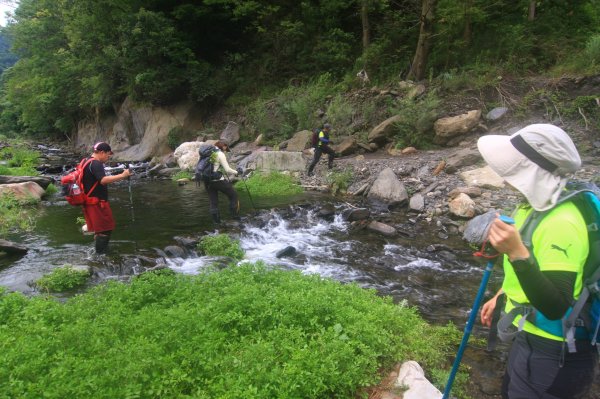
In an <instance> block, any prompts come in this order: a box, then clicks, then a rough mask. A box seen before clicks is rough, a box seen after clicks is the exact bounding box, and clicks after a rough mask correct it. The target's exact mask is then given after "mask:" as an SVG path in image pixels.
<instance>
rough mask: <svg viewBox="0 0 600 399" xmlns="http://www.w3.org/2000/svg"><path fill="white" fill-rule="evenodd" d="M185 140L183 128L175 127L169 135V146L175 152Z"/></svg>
mask: <svg viewBox="0 0 600 399" xmlns="http://www.w3.org/2000/svg"><path fill="white" fill-rule="evenodd" d="M183 140H184V130H183V127H182V126H175V127H174V128H172V129H171V130H169V133H167V145H168V146H169V148H170V149H172V150H175V149H176V148H177V147H179V145H180V144H181V143H183Z"/></svg>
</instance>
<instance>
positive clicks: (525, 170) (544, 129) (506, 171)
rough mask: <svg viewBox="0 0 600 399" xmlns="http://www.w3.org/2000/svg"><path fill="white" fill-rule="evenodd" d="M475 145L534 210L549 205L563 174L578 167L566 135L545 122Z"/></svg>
mask: <svg viewBox="0 0 600 399" xmlns="http://www.w3.org/2000/svg"><path fill="white" fill-rule="evenodd" d="M477 147H478V148H479V152H480V153H481V155H482V156H483V159H485V161H486V162H487V163H488V165H490V167H491V168H492V169H493V170H494V171H495V172H496V173H498V174H499V175H500V176H501V177H502V178H503V179H504V180H506V181H507V182H508V183H509V184H510V185H511V186H513V187H514V188H516V189H517V190H519V191H520V192H521V193H522V194H523V195H524V196H525V198H527V201H528V202H529V204H530V205H531V206H532V207H533V208H534V209H535V210H537V211H544V210H546V209H550V208H552V207H553V206H554V205H555V204H556V201H557V200H558V197H559V195H560V193H561V191H562V190H563V189H564V187H565V184H566V183H567V175H568V174H570V173H573V172H575V171H577V170H578V169H579V168H580V167H581V159H580V158H579V153H578V152H577V149H576V148H575V144H573V141H572V140H571V138H570V137H569V135H568V134H567V133H565V131H564V130H562V129H561V128H559V127H557V126H554V125H549V124H535V125H529V126H527V127H524V128H523V129H521V130H519V131H518V132H516V133H515V134H513V135H510V136H500V135H488V136H483V137H480V138H479V140H478V141H477Z"/></svg>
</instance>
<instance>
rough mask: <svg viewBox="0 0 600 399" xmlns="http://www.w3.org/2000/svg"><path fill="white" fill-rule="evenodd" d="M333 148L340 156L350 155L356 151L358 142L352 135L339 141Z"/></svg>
mask: <svg viewBox="0 0 600 399" xmlns="http://www.w3.org/2000/svg"><path fill="white" fill-rule="evenodd" d="M334 149H335V151H336V152H338V153H339V154H340V155H342V156H345V155H350V154H354V153H355V152H356V150H357V149H358V143H357V142H356V139H355V138H354V137H346V138H345V139H343V140H342V141H341V143H339V144H338V145H336V146H334Z"/></svg>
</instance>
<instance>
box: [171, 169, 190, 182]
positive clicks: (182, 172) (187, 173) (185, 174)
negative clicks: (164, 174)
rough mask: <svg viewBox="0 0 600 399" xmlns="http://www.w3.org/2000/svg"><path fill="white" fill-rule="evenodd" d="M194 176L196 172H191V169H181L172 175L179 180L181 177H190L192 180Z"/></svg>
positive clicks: (174, 179) (175, 179) (172, 178)
mask: <svg viewBox="0 0 600 399" xmlns="http://www.w3.org/2000/svg"><path fill="white" fill-rule="evenodd" d="M193 178H194V174H193V173H192V172H190V171H189V170H180V171H179V172H177V173H175V174H174V175H173V176H172V177H171V180H173V181H177V180H179V179H190V180H192V179H193Z"/></svg>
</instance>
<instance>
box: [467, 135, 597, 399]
mask: <svg viewBox="0 0 600 399" xmlns="http://www.w3.org/2000/svg"><path fill="white" fill-rule="evenodd" d="M477 147H478V149H479V152H480V153H481V155H482V156H483V158H484V160H485V161H486V162H487V164H488V165H489V166H490V167H491V168H492V169H493V170H494V171H495V172H496V173H497V174H498V175H500V176H501V177H502V178H503V179H504V180H505V181H506V182H507V183H508V184H509V185H510V186H512V187H513V188H514V189H516V190H517V191H519V192H520V193H521V194H523V196H524V197H525V199H526V201H527V203H526V204H522V205H520V206H519V207H517V209H516V210H515V212H514V213H513V218H514V220H515V224H514V225H509V224H506V223H504V222H502V221H501V220H500V219H499V218H496V219H495V220H494V221H493V222H492V223H491V226H490V229H489V233H488V240H489V243H490V244H491V245H492V246H493V247H494V248H495V249H496V250H497V251H498V252H499V253H500V254H502V255H503V267H504V280H503V283H502V288H501V290H500V291H499V292H498V293H497V294H496V295H495V296H494V297H493V298H492V299H491V300H489V301H488V302H487V303H486V304H484V306H483V307H482V310H481V314H480V316H481V320H482V323H483V324H484V325H486V326H488V327H489V326H490V325H491V318H492V314H493V312H494V309H495V307H496V303H497V299H498V297H499V296H500V295H501V294H505V295H506V307H505V312H506V313H509V312H510V311H511V310H513V313H514V310H515V308H516V307H517V306H521V304H526V305H528V306H532V307H533V308H535V309H536V310H537V313H536V319H535V320H533V322H532V321H530V319H525V318H523V320H522V323H521V324H520V325H519V331H518V332H517V333H516V335H515V337H514V341H513V343H512V346H511V349H510V354H509V358H508V364H507V368H506V372H505V375H504V380H503V384H502V397H503V398H509V399H514V398H548V399H551V398H579V397H582V396H581V395H584V394H585V393H586V392H587V391H588V390H589V388H590V387H591V384H592V382H593V380H594V374H595V368H596V364H597V362H598V354H597V352H596V348H595V347H594V346H592V345H590V341H589V340H587V341H585V340H577V341H576V345H577V351H576V352H574V353H570V352H567V351H565V342H564V337H563V336H562V335H561V333H560V332H556V331H551V330H549V329H548V328H546V327H545V326H546V325H550V323H552V322H554V323H556V320H558V321H559V322H560V320H561V319H562V318H563V316H565V314H566V313H567V312H569V311H570V307H571V304H572V303H573V302H574V301H575V299H576V298H577V297H578V296H579V293H580V292H581V285H582V274H583V268H584V264H585V261H586V258H587V255H588V252H589V245H588V237H587V234H588V233H587V226H586V223H585V220H584V218H583V216H582V215H581V212H580V211H579V209H578V208H577V206H576V205H575V204H573V203H572V202H569V201H567V202H560V203H558V200H559V196H560V194H561V192H562V191H563V190H564V188H565V185H566V183H567V180H568V176H569V175H570V174H572V173H574V172H576V171H577V170H578V169H579V168H580V167H581V159H580V157H579V153H578V152H577V149H576V148H575V145H574V144H573V141H572V140H571V138H570V137H569V135H568V134H567V133H566V132H565V131H564V130H562V129H560V128H559V127H557V126H554V125H550V124H534V125H529V126H526V127H525V128H523V129H521V130H519V131H518V132H516V133H514V134H512V135H510V136H504V135H487V136H482V137H481V138H479V140H478V143H477ZM534 210H535V211H548V213H547V214H546V215H545V216H544V218H543V219H542V221H541V222H540V223H539V225H538V226H537V228H536V229H535V231H534V233H533V236H532V239H531V245H530V248H531V251H530V249H528V247H527V246H526V245H525V244H524V243H523V241H522V238H521V235H520V232H519V228H521V227H522V226H523V224H524V222H525V220H526V219H527V216H529V215H530V214H531V213H532V212H533V211H534ZM525 320H527V321H525ZM517 322H518V320H517V321H515V322H514V325H515V326H517V325H518V324H519V323H517ZM544 323H546V324H544Z"/></svg>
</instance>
